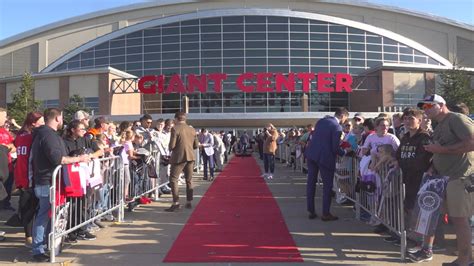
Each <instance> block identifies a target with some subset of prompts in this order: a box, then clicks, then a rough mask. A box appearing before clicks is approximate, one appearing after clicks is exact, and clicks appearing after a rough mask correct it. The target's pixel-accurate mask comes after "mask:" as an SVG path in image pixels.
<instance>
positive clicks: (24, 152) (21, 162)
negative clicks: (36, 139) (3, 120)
mask: <svg viewBox="0 0 474 266" xmlns="http://www.w3.org/2000/svg"><path fill="white" fill-rule="evenodd" d="M32 142H33V136H32V135H31V133H28V132H26V131H24V132H22V133H20V134H18V136H16V139H15V141H14V144H15V147H16V154H17V159H16V164H15V169H14V176H15V185H16V187H17V188H28V187H29V186H28V184H29V178H28V170H29V167H28V159H29V157H30V151H31V143H32Z"/></svg>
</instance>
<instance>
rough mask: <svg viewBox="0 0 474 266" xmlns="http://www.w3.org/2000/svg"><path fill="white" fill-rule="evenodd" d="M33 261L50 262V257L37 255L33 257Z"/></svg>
mask: <svg viewBox="0 0 474 266" xmlns="http://www.w3.org/2000/svg"><path fill="white" fill-rule="evenodd" d="M33 261H34V262H48V261H49V257H48V256H46V255H45V254H43V253H41V254H36V255H33Z"/></svg>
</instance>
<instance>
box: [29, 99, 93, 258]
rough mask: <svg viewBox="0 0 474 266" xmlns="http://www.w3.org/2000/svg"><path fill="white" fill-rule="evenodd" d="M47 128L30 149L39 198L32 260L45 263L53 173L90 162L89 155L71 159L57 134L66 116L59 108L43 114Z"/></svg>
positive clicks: (40, 131)
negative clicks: (60, 168)
mask: <svg viewBox="0 0 474 266" xmlns="http://www.w3.org/2000/svg"><path fill="white" fill-rule="evenodd" d="M44 120H45V125H44V126H41V127H39V128H38V129H37V130H35V131H34V132H33V143H32V146H31V155H30V156H31V162H32V169H33V180H34V186H35V187H34V191H35V195H36V197H37V198H38V206H39V208H38V211H37V212H36V216H35V221H34V223H33V245H32V252H33V260H34V261H36V262H46V261H48V260H49V257H48V256H46V255H45V252H46V250H47V246H48V243H47V241H48V238H47V236H48V235H49V232H48V224H49V223H50V217H49V213H50V210H51V203H50V201H49V197H50V195H49V188H50V187H51V183H52V178H53V172H54V170H55V169H56V167H57V166H59V165H61V164H71V163H77V162H89V161H90V156H89V155H86V154H84V155H80V156H77V157H69V156H67V153H66V146H65V145H64V142H63V140H62V138H61V137H60V136H59V135H58V134H57V130H58V129H60V128H61V127H62V124H63V115H62V112H61V111H60V110H59V109H57V108H48V109H46V110H45V111H44Z"/></svg>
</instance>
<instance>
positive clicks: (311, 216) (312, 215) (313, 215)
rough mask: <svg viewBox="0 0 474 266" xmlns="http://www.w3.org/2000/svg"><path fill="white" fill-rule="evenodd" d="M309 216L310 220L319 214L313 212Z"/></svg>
mask: <svg viewBox="0 0 474 266" xmlns="http://www.w3.org/2000/svg"><path fill="white" fill-rule="evenodd" d="M308 218H309V219H310V220H314V219H316V218H318V215H317V214H316V213H314V212H313V213H310V214H309V215H308Z"/></svg>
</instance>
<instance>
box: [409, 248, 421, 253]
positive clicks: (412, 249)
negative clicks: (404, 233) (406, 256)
mask: <svg viewBox="0 0 474 266" xmlns="http://www.w3.org/2000/svg"><path fill="white" fill-rule="evenodd" d="M420 250H421V246H415V247H411V248H407V252H408V253H410V254H414V253H417V252H418V251H420Z"/></svg>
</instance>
